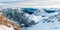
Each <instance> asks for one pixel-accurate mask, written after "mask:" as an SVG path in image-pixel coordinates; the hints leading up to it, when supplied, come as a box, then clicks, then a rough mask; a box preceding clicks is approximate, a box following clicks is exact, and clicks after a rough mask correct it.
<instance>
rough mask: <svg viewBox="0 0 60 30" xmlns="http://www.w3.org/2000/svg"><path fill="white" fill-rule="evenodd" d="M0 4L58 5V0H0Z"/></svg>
mask: <svg viewBox="0 0 60 30" xmlns="http://www.w3.org/2000/svg"><path fill="white" fill-rule="evenodd" d="M0 5H13V6H14V5H15V6H26V7H27V6H30V7H31V6H32V7H35V6H38V7H39V6H60V0H0Z"/></svg>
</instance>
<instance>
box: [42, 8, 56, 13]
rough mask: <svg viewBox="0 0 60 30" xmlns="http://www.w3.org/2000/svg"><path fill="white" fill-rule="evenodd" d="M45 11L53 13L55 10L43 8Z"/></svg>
mask: <svg viewBox="0 0 60 30" xmlns="http://www.w3.org/2000/svg"><path fill="white" fill-rule="evenodd" d="M43 10H44V11H45V12H47V13H53V12H55V11H53V10H47V9H43Z"/></svg>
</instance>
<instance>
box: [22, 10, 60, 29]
mask: <svg viewBox="0 0 60 30" xmlns="http://www.w3.org/2000/svg"><path fill="white" fill-rule="evenodd" d="M59 11H60V10H59ZM34 14H36V15H37V16H36V15H31V16H30V17H29V18H30V19H31V20H34V21H35V22H39V21H40V22H39V23H38V24H36V25H33V26H32V27H25V28H23V30H60V21H58V19H60V15H58V14H60V12H54V13H46V12H44V11H43V10H40V11H39V10H38V12H37V13H34ZM42 15H43V16H45V17H42ZM55 15H56V16H55ZM43 19H48V21H49V20H51V21H54V23H52V22H49V23H47V21H46V22H45V23H42V22H43Z"/></svg>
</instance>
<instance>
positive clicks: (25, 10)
mask: <svg viewBox="0 0 60 30" xmlns="http://www.w3.org/2000/svg"><path fill="white" fill-rule="evenodd" d="M36 10H37V9H34V8H22V11H24V12H25V13H29V14H33V13H34V11H36Z"/></svg>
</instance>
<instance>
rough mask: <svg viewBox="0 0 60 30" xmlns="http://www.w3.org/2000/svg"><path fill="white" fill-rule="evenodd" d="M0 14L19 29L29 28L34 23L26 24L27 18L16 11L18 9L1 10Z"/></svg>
mask: <svg viewBox="0 0 60 30" xmlns="http://www.w3.org/2000/svg"><path fill="white" fill-rule="evenodd" d="M1 12H2V13H3V14H4V15H5V16H6V17H8V18H9V19H10V20H12V21H16V22H17V23H18V24H19V25H20V26H21V27H29V26H31V25H32V24H33V23H34V21H30V22H28V21H29V20H28V19H29V18H26V16H25V13H24V12H20V11H18V9H10V8H8V9H3V10H2V11H1ZM21 24H23V25H21Z"/></svg>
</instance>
